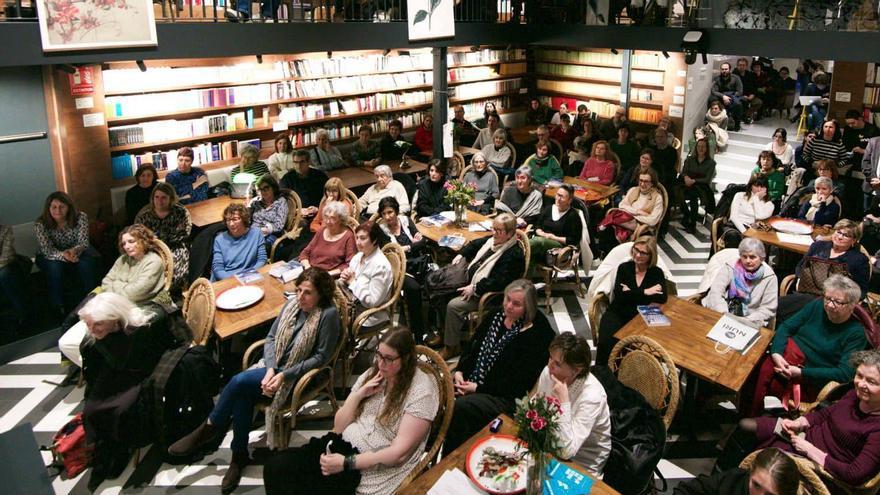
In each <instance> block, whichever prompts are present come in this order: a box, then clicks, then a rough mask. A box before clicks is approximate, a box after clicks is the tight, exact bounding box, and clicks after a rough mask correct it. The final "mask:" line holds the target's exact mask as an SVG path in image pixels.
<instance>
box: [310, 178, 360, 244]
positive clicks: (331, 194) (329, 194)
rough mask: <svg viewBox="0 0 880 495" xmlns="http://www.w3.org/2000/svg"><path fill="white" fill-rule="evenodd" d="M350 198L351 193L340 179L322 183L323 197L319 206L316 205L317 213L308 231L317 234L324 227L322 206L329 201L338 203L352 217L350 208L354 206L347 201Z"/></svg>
mask: <svg viewBox="0 0 880 495" xmlns="http://www.w3.org/2000/svg"><path fill="white" fill-rule="evenodd" d="M351 196H352V194H351V191H350V190H349V189H348V188H347V187H345V184H344V183H343V182H342V179H340V178H339V177H330V178H329V179H327V182H325V183H324V197H323V198H321V204H320V205H318V213H317V215H315V218H314V219H313V220H312V223H311V224H310V225H309V230H311V231H312V232H317V231H319V230H321V227H323V226H324V212H323V210H324V205H326V204H327V203H329V202H330V201H339V202H340V203H342V204H344V205H345V207H346V208H348V214H349V215H353V214H354V211H353V210H352V208H353V207H354V205H352V204H351V200H349V199H348V198H349V197H351Z"/></svg>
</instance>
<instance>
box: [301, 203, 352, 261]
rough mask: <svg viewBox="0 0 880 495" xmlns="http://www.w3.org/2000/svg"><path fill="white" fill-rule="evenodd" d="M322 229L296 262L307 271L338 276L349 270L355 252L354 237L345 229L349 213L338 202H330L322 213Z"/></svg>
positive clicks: (348, 229) (349, 230)
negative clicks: (312, 268) (316, 268)
mask: <svg viewBox="0 0 880 495" xmlns="http://www.w3.org/2000/svg"><path fill="white" fill-rule="evenodd" d="M321 213H322V215H323V218H324V226H323V227H322V228H321V230H319V231H318V232H317V233H316V234H315V235H314V236H313V237H312V240H311V241H310V242H309V244H308V245H307V246H306V247H305V249H303V250H302V252H300V253H299V261H300V263H302V265H303V266H304V267H306V268H308V267H310V266H315V267H318V268H322V269H324V270H327V271H328V272H330V275H333V276H334V277H335V276H338V275H339V274H340V273H341V272H342V271H343V270H345V269H346V268H348V262H349V261H350V260H351V257H352V256H354V254H355V252H356V248H355V242H354V233H352V231H351V229H350V228H348V219H349V218H350V217H349V216H348V209H347V208H346V207H345V205H344V204H342V203H340V202H339V201H330V202H328V203H327V204H325V205H324V208H323V209H322V210H321Z"/></svg>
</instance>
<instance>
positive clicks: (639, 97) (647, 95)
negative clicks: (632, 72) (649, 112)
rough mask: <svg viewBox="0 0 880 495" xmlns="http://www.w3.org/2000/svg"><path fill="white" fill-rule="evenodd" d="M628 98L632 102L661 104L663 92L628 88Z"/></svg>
mask: <svg viewBox="0 0 880 495" xmlns="http://www.w3.org/2000/svg"><path fill="white" fill-rule="evenodd" d="M629 98H630V100H633V101H644V102H648V103H651V102H657V103H662V102H663V92H662V91H652V90H650V89H642V88H630V90H629Z"/></svg>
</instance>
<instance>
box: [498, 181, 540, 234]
mask: <svg viewBox="0 0 880 495" xmlns="http://www.w3.org/2000/svg"><path fill="white" fill-rule="evenodd" d="M543 198H544V195H543V194H541V191H540V190H539V189H538V188H536V187H534V183H533V181H532V169H531V168H529V167H520V168H518V169H516V174H514V181H513V183H512V184H507V186H506V187H505V188H504V190H503V191H501V197H500V198H499V199H498V201H496V202H495V208H496V209H497V210H498V211H501V212H507V213H510V214H512V215H513V216H514V217H516V219H517V221H519V220H522V221H523V223H527V224H531V223H533V222H534V221H535V220H537V218H538V215H540V214H541V207H542V205H543Z"/></svg>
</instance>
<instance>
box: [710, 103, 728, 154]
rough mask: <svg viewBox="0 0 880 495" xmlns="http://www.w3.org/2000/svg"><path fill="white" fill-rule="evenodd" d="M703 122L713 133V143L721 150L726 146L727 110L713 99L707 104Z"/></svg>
mask: <svg viewBox="0 0 880 495" xmlns="http://www.w3.org/2000/svg"><path fill="white" fill-rule="evenodd" d="M705 122H706V124H707V125H708V126H709V128H711V129H712V132H713V133H714V134H715V145H716V146H717V147H718V148H719V149H722V150H723V149H724V148H725V147H727V138H728V135H727V125H728V122H729V119H728V116H727V110H725V109H724V106H723V105H722V104H721V102H720V101H718V100H715V101H713V102H712V103H710V104H709V110H707V111H706V120H705Z"/></svg>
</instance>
